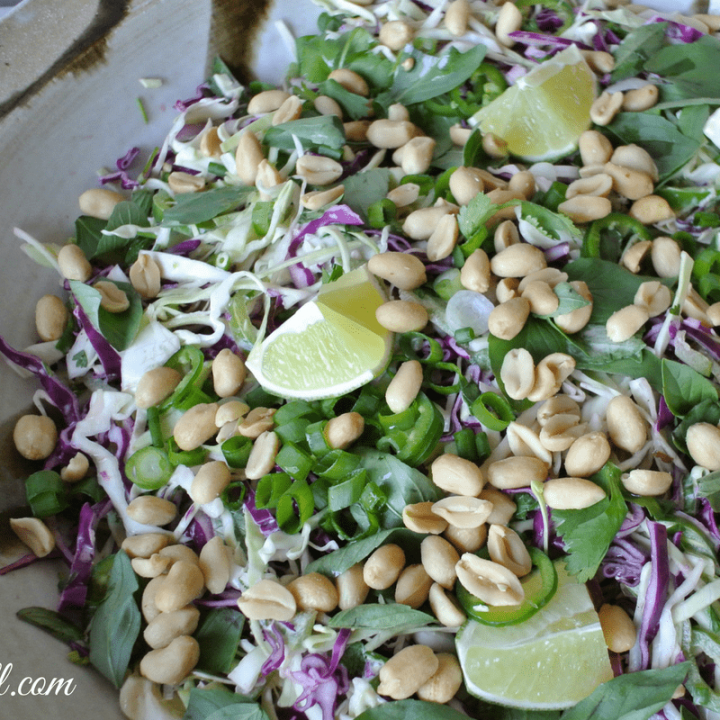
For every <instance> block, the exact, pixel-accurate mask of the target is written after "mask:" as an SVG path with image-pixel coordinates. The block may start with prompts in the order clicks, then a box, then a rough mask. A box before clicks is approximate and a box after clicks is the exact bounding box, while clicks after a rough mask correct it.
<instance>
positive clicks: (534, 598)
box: [0, 0, 720, 720]
mask: <svg viewBox="0 0 720 720" xmlns="http://www.w3.org/2000/svg"><path fill="white" fill-rule="evenodd" d="M318 2H319V4H320V5H321V7H322V8H323V10H324V12H323V14H322V15H321V17H320V20H319V32H318V34H317V35H315V36H307V37H301V38H298V39H297V41H296V42H295V58H296V59H295V63H294V64H293V65H292V66H291V67H290V68H289V71H288V76H287V80H286V82H285V85H284V87H282V88H276V87H272V86H269V85H266V84H264V83H259V82H251V83H249V84H247V85H243V84H241V83H240V82H238V80H237V79H236V78H235V77H233V74H232V72H231V71H230V70H229V69H228V68H227V66H226V65H225V64H224V63H223V62H222V60H220V59H218V60H217V61H216V63H215V66H214V68H213V73H212V75H211V77H210V78H209V79H208V80H207V82H206V83H204V84H203V85H202V86H200V87H199V88H198V90H197V93H196V95H195V96H194V97H192V98H190V99H188V100H184V101H179V102H178V103H177V106H176V108H177V111H178V116H177V118H176V120H175V122H174V123H173V125H172V127H171V129H170V131H169V134H168V135H167V137H166V138H165V139H164V141H162V143H160V144H159V145H158V146H157V147H156V148H155V149H154V150H153V151H152V152H151V153H150V154H149V155H148V156H147V157H144V158H143V157H142V155H141V153H140V150H139V149H138V148H132V149H130V150H129V151H128V153H127V154H126V155H125V156H123V157H122V158H120V159H118V160H117V163H116V165H117V168H116V170H115V171H113V172H111V173H106V174H103V176H102V177H101V178H100V183H101V185H100V187H97V188H92V189H89V190H87V191H86V192H85V193H83V195H82V196H81V197H80V199H79V202H80V209H81V212H82V215H81V216H80V217H79V218H78V219H77V221H76V223H75V232H74V235H73V237H72V238H71V239H70V240H69V242H68V243H67V244H65V245H64V246H62V247H59V246H55V245H52V244H49V243H43V242H42V241H41V240H40V239H36V238H33V237H32V236H30V235H29V234H28V233H26V232H25V231H23V230H22V229H16V234H17V235H18V236H19V237H20V238H21V239H22V240H24V242H25V245H24V246H23V249H24V250H25V251H26V253H27V255H28V256H29V257H30V258H32V259H33V260H35V261H36V262H38V263H39V264H41V265H43V266H46V267H48V268H50V269H52V270H54V271H56V272H58V273H59V276H60V279H61V282H62V285H63V293H62V296H59V295H58V296H54V295H47V296H45V297H43V298H41V299H40V300H39V301H38V304H37V308H36V325H37V331H38V335H39V338H40V342H39V343H38V344H36V345H34V346H32V347H30V348H26V349H24V350H18V349H16V348H13V347H11V345H10V344H8V343H7V342H6V341H5V340H4V339H2V338H0V353H2V355H3V356H4V357H5V358H6V359H7V360H8V361H9V362H10V363H12V364H13V365H14V366H15V367H16V368H17V369H18V372H20V373H22V374H24V375H26V376H28V377H32V376H34V378H35V380H36V381H38V382H39V389H37V391H36V392H35V395H34V404H35V405H36V407H37V411H38V412H37V413H33V414H29V415H25V416H23V417H22V418H20V420H19V421H18V423H17V424H16V426H15V428H14V432H13V439H14V443H15V447H16V449H17V451H18V452H19V453H20V455H22V456H23V457H24V458H27V459H28V460H31V461H35V462H36V463H37V468H38V469H37V471H36V472H33V473H32V474H31V475H29V477H27V479H26V482H25V490H26V497H27V505H28V508H27V510H26V511H25V512H24V514H23V516H22V517H20V516H19V517H15V518H13V519H12V520H11V527H12V529H13V530H14V531H15V533H16V534H17V535H18V537H19V538H20V539H22V540H23V541H24V542H25V543H26V545H27V546H28V548H29V550H30V551H31V552H29V553H28V554H27V555H26V556H24V557H22V558H21V559H20V560H19V561H18V562H16V563H13V564H12V565H9V566H7V567H5V568H3V569H2V570H0V574H5V573H7V572H10V571H16V570H17V571H21V568H22V567H24V566H26V565H28V564H30V563H34V562H36V561H39V560H41V559H42V558H47V557H59V558H61V559H63V560H65V562H66V564H67V571H66V573H65V574H64V575H63V577H62V578H61V591H60V598H59V606H58V607H57V608H56V609H50V608H38V607H29V608H26V609H25V610H23V611H21V612H20V613H19V616H20V618H21V619H22V620H25V621H27V622H30V623H32V624H34V625H36V626H38V627H39V628H42V629H43V630H45V631H47V632H49V633H51V634H52V635H54V636H55V637H57V638H58V639H60V640H62V641H64V642H66V643H67V644H68V645H69V648H70V649H69V657H70V659H71V660H72V661H73V662H75V663H78V664H80V665H88V664H89V665H92V666H93V667H94V668H95V669H96V670H98V671H99V672H100V673H102V674H103V675H104V676H105V677H106V678H107V679H108V680H109V681H110V682H112V683H113V684H114V685H115V686H116V687H117V688H118V689H119V697H120V705H121V708H122V710H123V712H124V713H125V715H126V716H127V717H128V718H130V719H131V720H142V719H144V718H153V719H155V718H158V719H165V718H184V719H185V720H201V719H205V718H212V720H220V718H230V717H233V718H253V719H255V718H257V719H258V720H263V719H266V718H268V719H271V720H275V719H280V718H308V719H309V720H334V719H338V720H345V719H350V718H359V719H360V720H385V719H390V718H406V717H410V716H412V717H414V718H416V719H417V720H420V719H425V718H428V719H429V718H432V719H435V718H437V719H439V720H457V719H459V718H462V717H472V718H503V719H505V720H519V719H520V718H533V719H535V720H542V719H546V720H551V719H557V718H562V719H563V720H583V719H585V718H591V717H592V718H614V719H616V718H628V719H629V718H633V719H637V718H650V717H655V718H665V719H666V720H670V719H674V718H682V719H685V720H687V719H690V718H715V717H720V687H719V686H718V663H720V564H719V562H718V548H720V530H718V526H717V522H716V520H717V518H716V512H718V511H720V428H719V424H720V399H719V397H718V387H719V383H720V364H719V363H720V339H719V338H718V335H717V333H716V332H715V330H714V328H715V327H716V326H717V325H719V324H720V275H719V271H718V265H717V263H718V259H719V258H720V249H719V248H718V228H719V227H720V206H719V204H718V199H717V187H718V183H720V179H719V178H720V164H719V158H720V110H718V107H720V80H718V77H717V74H716V73H713V72H712V69H714V68H716V67H718V64H719V63H720V41H719V40H718V37H717V32H718V29H719V28H720V17H719V16H714V15H707V14H698V15H694V16H692V17H689V16H681V15H678V14H673V15H666V14H662V13H658V12H655V11H653V10H650V9H648V8H644V7H641V6H632V5H622V4H616V3H612V4H610V3H608V4H607V5H605V4H603V3H601V2H599V0H589V1H588V2H586V3H584V4H582V5H578V6H575V5H573V4H570V3H568V2H566V0H546V2H544V3H541V4H535V3H528V2H525V1H524V0H519V1H518V2H517V3H506V4H504V5H502V6H496V5H494V4H492V3H485V2H483V0H473V1H472V2H468V1H467V0H453V1H452V2H450V3H440V2H437V3H436V2H428V3H426V2H420V1H419V0H413V1H410V0H407V1H401V2H396V1H394V0H391V1H389V2H377V3H373V2H372V1H369V2H367V1H365V0H363V2H357V3H351V2H346V1H345V0H318ZM286 34H288V37H289V33H286Z"/></svg>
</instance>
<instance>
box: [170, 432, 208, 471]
mask: <svg viewBox="0 0 720 720" xmlns="http://www.w3.org/2000/svg"><path fill="white" fill-rule="evenodd" d="M207 455H208V451H207V450H206V449H205V448H204V447H202V445H201V446H200V447H199V448H195V449H194V450H181V449H180V448H179V447H178V446H177V443H176V442H175V438H170V439H169V440H168V442H167V456H168V458H169V460H170V464H171V465H187V467H193V466H195V465H202V464H203V463H204V462H205V458H206V457H207Z"/></svg>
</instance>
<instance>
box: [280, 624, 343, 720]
mask: <svg viewBox="0 0 720 720" xmlns="http://www.w3.org/2000/svg"><path fill="white" fill-rule="evenodd" d="M349 638H350V630H349V628H343V629H342V630H340V631H339V632H338V636H337V639H336V640H335V644H334V645H333V650H332V656H331V657H330V658H329V659H328V658H327V657H326V656H325V655H320V654H319V653H311V654H310V655H306V656H305V657H304V658H303V659H302V661H301V663H300V670H299V671H294V672H290V673H289V675H290V676H291V677H292V679H293V680H295V682H297V683H298V684H299V685H301V686H302V688H303V693H302V694H301V695H300V697H299V698H298V699H297V700H296V701H295V704H294V705H293V709H294V710H297V711H299V712H304V711H305V710H307V709H309V708H311V707H313V706H314V705H318V706H319V707H320V709H321V710H322V717H323V720H333V719H334V717H335V706H336V704H337V697H338V695H339V694H342V693H346V692H347V691H348V689H349V688H350V681H349V679H348V672H347V669H346V668H345V667H344V666H343V665H340V664H339V663H340V659H341V658H342V656H343V654H344V652H345V648H346V647H347V643H348V639H349Z"/></svg>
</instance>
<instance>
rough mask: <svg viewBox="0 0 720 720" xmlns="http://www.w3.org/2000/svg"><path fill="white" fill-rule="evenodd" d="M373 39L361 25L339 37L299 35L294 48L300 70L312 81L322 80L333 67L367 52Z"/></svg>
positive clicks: (348, 64)
mask: <svg viewBox="0 0 720 720" xmlns="http://www.w3.org/2000/svg"><path fill="white" fill-rule="evenodd" d="M375 42H376V41H375V39H374V38H373V37H372V35H370V33H369V32H368V31H367V30H364V29H362V28H356V29H355V30H353V31H352V32H349V33H345V34H344V35H341V36H340V37H333V38H328V37H323V36H320V35H306V36H304V37H301V38H298V39H297V41H296V51H297V56H298V68H299V71H300V72H299V74H300V75H302V76H303V77H305V78H307V80H308V81H309V82H311V83H321V82H322V81H323V80H326V79H327V76H328V75H329V74H330V73H331V72H332V71H333V70H334V69H335V68H339V67H344V66H348V67H350V66H351V64H352V60H353V59H355V58H359V57H361V56H362V55H364V54H366V51H367V50H368V49H369V48H370V46H371V45H373V44H374V43H375ZM388 64H389V63H388ZM353 69H354V68H353Z"/></svg>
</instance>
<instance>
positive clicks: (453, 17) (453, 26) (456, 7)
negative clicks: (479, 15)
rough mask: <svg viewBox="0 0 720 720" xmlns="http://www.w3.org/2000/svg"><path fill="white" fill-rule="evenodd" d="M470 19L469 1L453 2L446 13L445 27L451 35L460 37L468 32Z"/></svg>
mask: <svg viewBox="0 0 720 720" xmlns="http://www.w3.org/2000/svg"><path fill="white" fill-rule="evenodd" d="M469 19H470V3H469V2H468V0H452V2H451V3H450V4H449V5H448V6H447V10H446V11H445V27H446V28H447V29H448V32H449V33H450V34H451V35H455V36H456V37H460V36H461V35H464V34H465V33H466V32H467V25H468V20H469Z"/></svg>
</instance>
